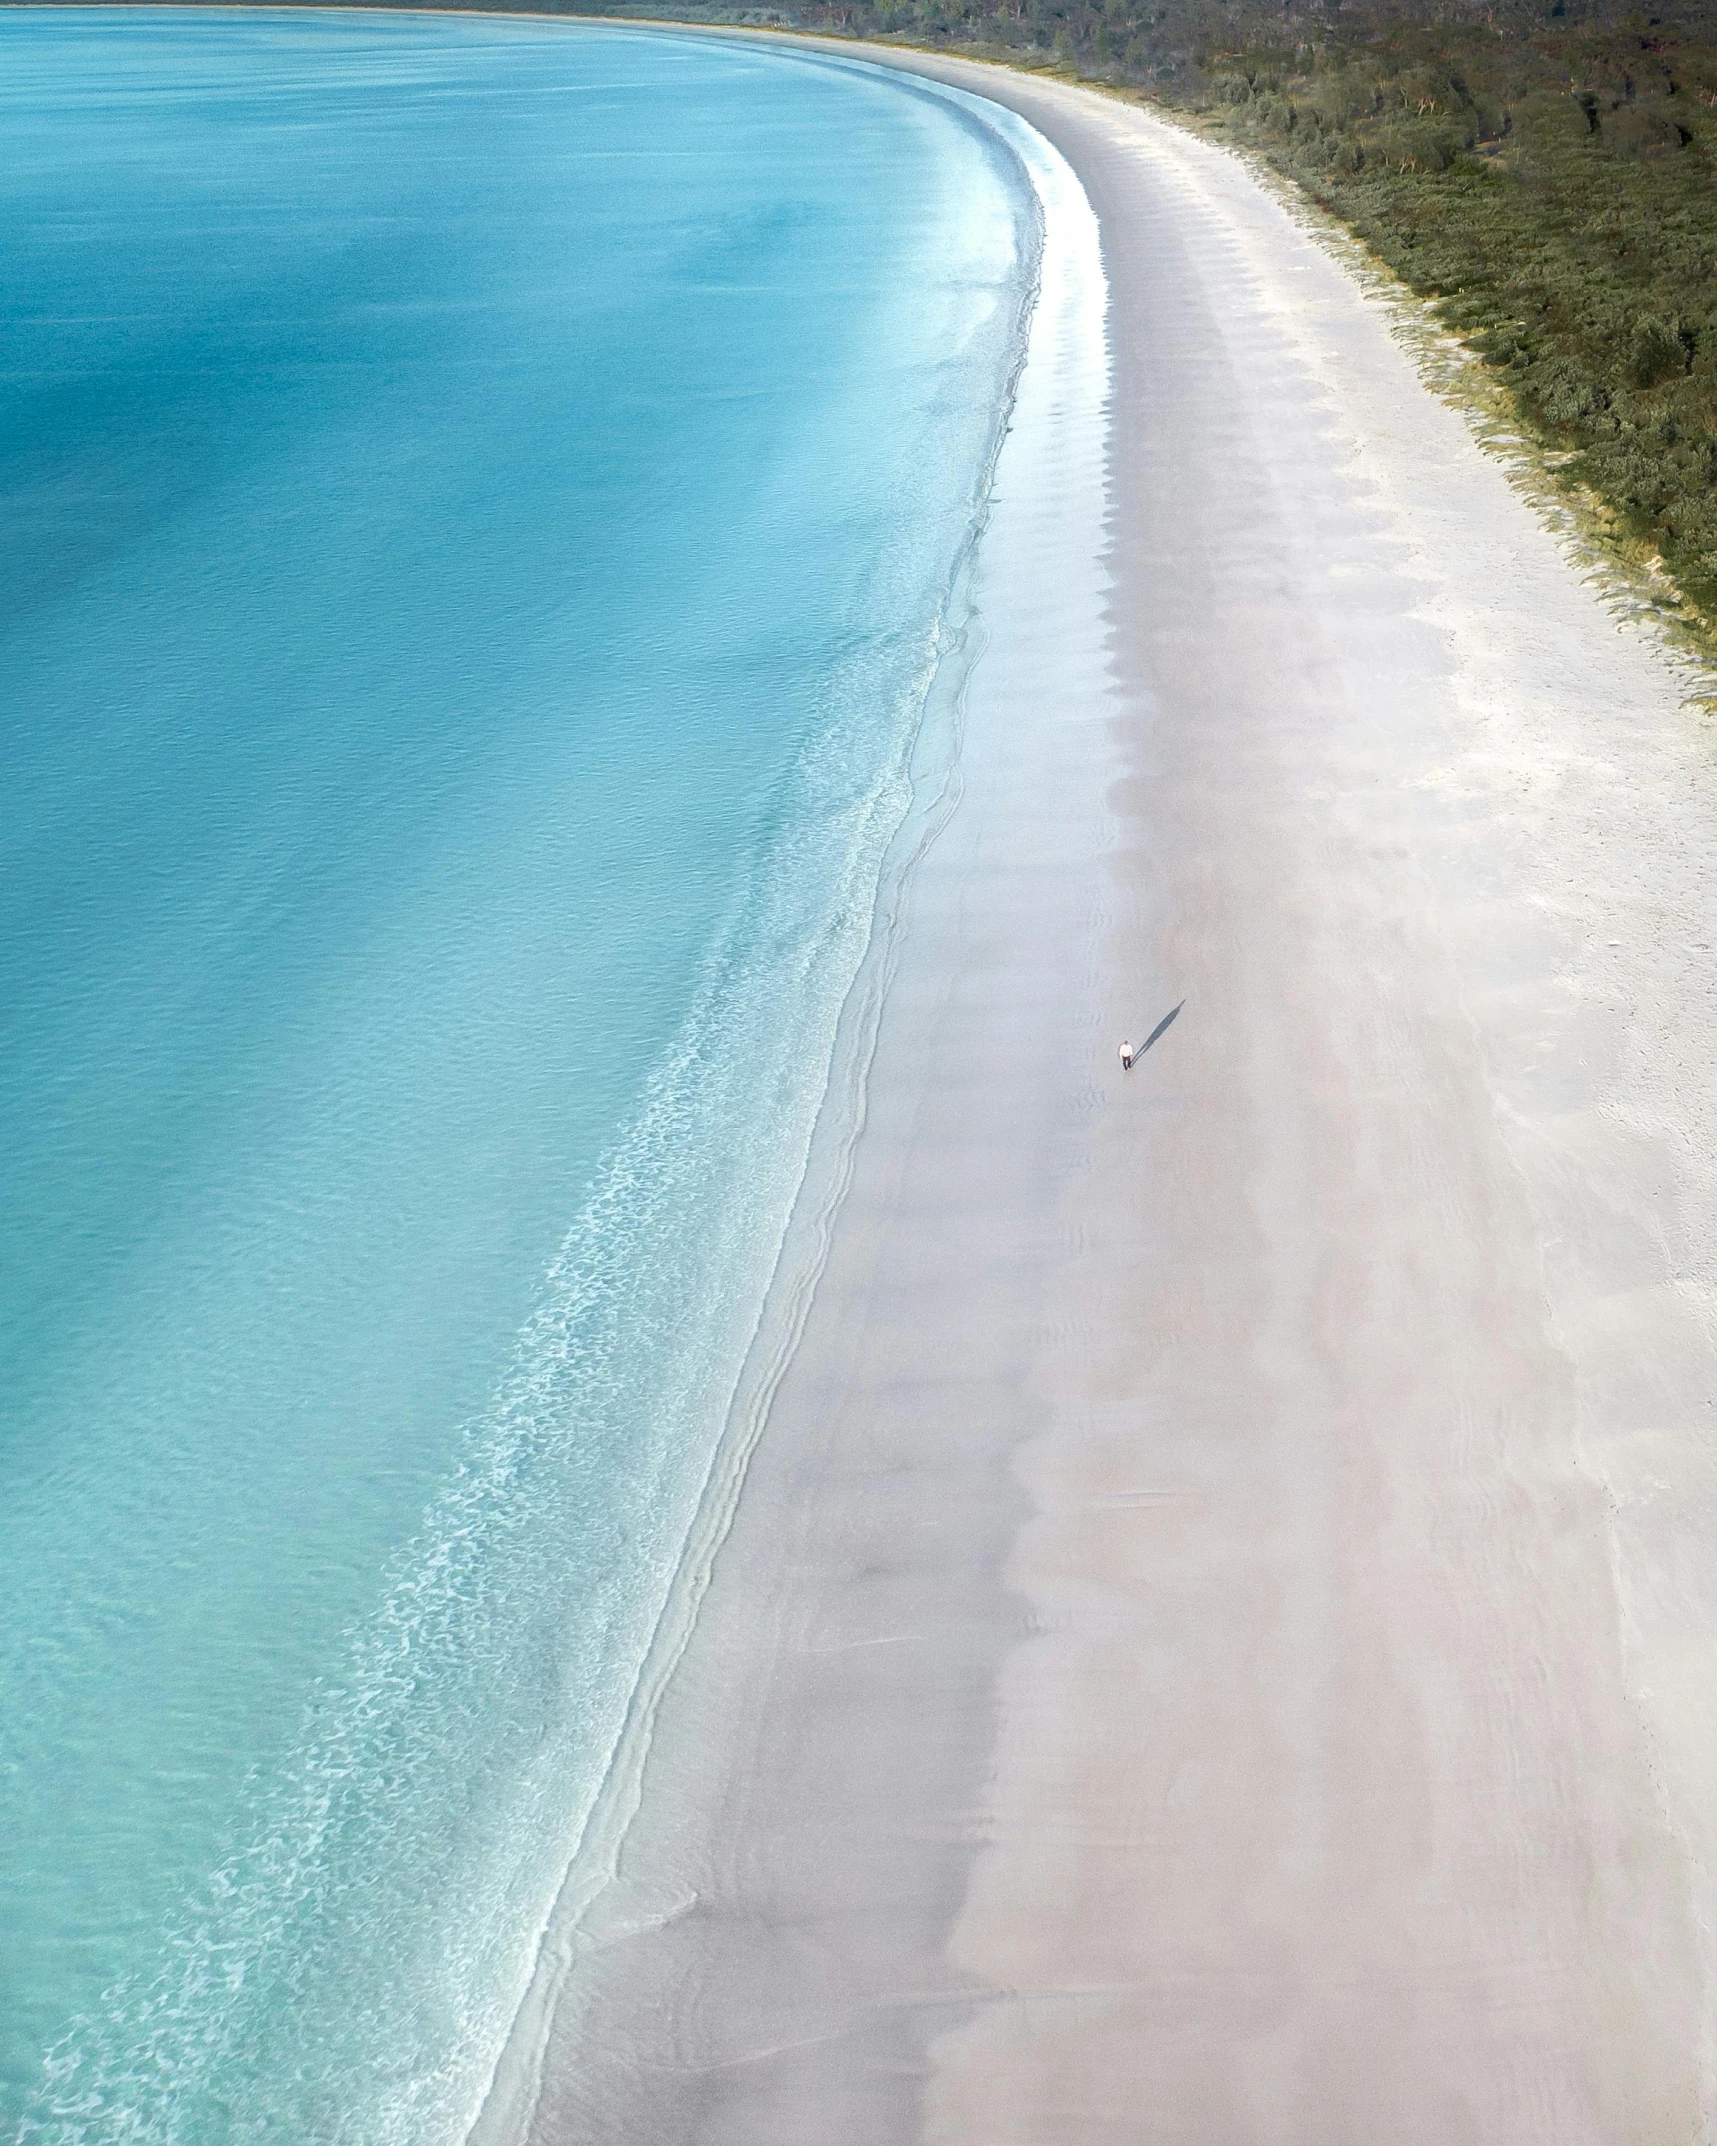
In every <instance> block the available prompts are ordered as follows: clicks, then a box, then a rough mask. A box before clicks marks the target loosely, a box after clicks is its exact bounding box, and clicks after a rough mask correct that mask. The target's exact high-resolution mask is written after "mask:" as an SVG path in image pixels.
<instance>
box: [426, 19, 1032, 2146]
mask: <svg viewBox="0 0 1717 2146" xmlns="http://www.w3.org/2000/svg"><path fill="white" fill-rule="evenodd" d="M661 34H662V35H664V36H674V35H676V34H680V31H679V26H677V25H663V26H662V30H661ZM700 35H701V36H702V37H713V38H715V39H717V40H718V41H730V42H739V41H740V40H739V39H728V40H723V39H722V38H721V33H720V32H719V31H707V32H702V33H700ZM774 49H779V47H774ZM794 56H795V57H797V58H800V59H801V60H802V61H803V63H804V64H806V65H811V66H823V67H833V68H841V69H851V70H855V71H863V72H864V73H867V74H873V75H875V74H886V75H892V76H894V78H895V79H896V80H897V81H899V82H900V84H901V87H902V88H903V89H910V90H916V91H919V92H922V93H927V94H929V95H932V96H935V97H937V98H938V99H939V100H941V101H945V102H947V103H950V104H954V105H957V106H959V107H960V108H962V109H963V110H965V111H968V112H970V113H971V114H972V115H973V116H974V117H975V118H976V119H977V120H978V121H979V123H981V124H982V125H983V126H984V127H985V128H986V129H987V130H988V131H989V132H990V133H991V134H992V135H993V136H994V137H995V138H996V139H997V140H998V141H999V142H1001V143H1002V144H1003V145H1004V146H1005V147H1006V149H1007V150H1008V151H1009V152H1010V153H1011V157H1012V160H1013V162H1014V163H1015V165H1016V167H1017V169H1018V171H1019V173H1020V176H1021V180H1022V183H1023V184H1024V186H1025V188H1026V189H1027V191H1028V193H1029V196H1030V200H1031V204H1032V216H1033V222H1034V225H1035V231H1036V241H1037V254H1036V258H1035V259H1034V260H1033V262H1032V263H1031V275H1030V281H1029V288H1028V289H1027V291H1026V293H1025V295H1024V302H1023V304H1022V307H1021V312H1020V317H1019V326H1018V331H1017V338H1016V346H1015V355H1014V362H1013V366H1012V369H1011V371H1010V374H1009V376H1008V380H1007V383H1006V388H1005V392H1004V394H1003V396H1002V397H1001V398H1000V400H999V403H998V408H997V412H996V422H995V427H994V431H993V433H992V437H991V442H990V449H989V454H988V458H987V462H986V465H985V467H984V469H983V471H982V473H981V480H980V483H979V485H978V487H977V490H976V495H975V507H974V513H973V518H972V522H971V526H970V528H969V531H968V533H967V538H966V541H965V543H964V545H963V547H962V549H961V552H960V554H959V557H958V559H957V561H956V564H955V569H954V573H953V575H952V577H951V583H950V587H949V590H948V594H947V604H946V612H945V616H946V618H947V621H948V624H947V629H946V632H945V637H944V646H943V649H942V652H941V655H940V658H939V660H938V663H937V666H936V671H935V674H934V676H933V678H932V679H931V681H930V684H929V688H928V691H927V693H926V697H925V704H924V708H923V711H922V713H921V716H920V719H919V726H918V731H917V735H916V737H915V739H914V741H913V746H912V754H911V766H910V781H911V792H912V794H911V799H910V802H909V804H908V807H907V811H906V814H905V817H904V819H903V821H902V823H901V825H900V827H899V829H898V830H897V832H896V834H895V836H894V839H893V841H892V842H891V843H890V845H889V848H888V850H887V852H886V854H885V856H884V859H883V862H882V866H881V870H880V873H879V877H878V884H877V892H876V897H875V903H874V907H873V912H872V920H871V929H870V937H869V941H868V943H867V946H866V949H865V953H864V955H863V958H862V960H861V962H860V965H859V968H858V972H857V974H856V976H855V978H854V981H853V983H852V986H851V988H850V990H849V992H848V995H847V999H846V1002H845V1004H844V1006H843V1008H842V1011H841V1014H840V1017H839V1024H838V1028H837V1033H836V1039H835V1044H834V1049H833V1052H832V1054H831V1059H830V1066H829V1074H828V1079H827V1083H826V1085H825V1088H824V1092H823V1096H822V1099H821V1101H820V1103H819V1105H818V1108H817V1113H816V1119H815V1124H814V1129H813V1133H812V1139H811V1145H810V1149H809V1152H808V1156H807V1160H806V1166H805V1170H804V1174H803V1176H802V1178H801V1181H800V1186H799V1190H798V1194H797V1196H796V1198H795V1200H794V1202H793V1206H792V1209H791V1212H790V1213H789V1215H788V1218H787V1221H786V1224H785V1227H784V1229H783V1233H782V1239H781V1245H780V1250H779V1253H778V1256H777V1261H776V1266H775V1271H774V1275H773V1278H772V1280H771V1283H770V1285H769V1289H768V1292H767V1294H766V1296H765V1299H764V1302H763V1304H762V1306H761V1307H760V1310H759V1313H758V1319H757V1325H756V1329H755V1332H754V1335H753V1338H752V1341H751V1345H750V1348H749V1350H748V1352H747V1355H746V1358H745V1363H744V1366H743V1369H742V1372H741V1376H740V1381H739V1385H738V1387H737V1389H736V1392H735V1394H734V1398H733V1401H732V1403H731V1406H730V1408H729V1411H728V1415H727V1419H726V1422H725V1424H724V1427H723V1430H722V1434H721V1437H720V1439H719V1440H718V1442H717V1445H716V1447H715V1449H714V1452H713V1454H712V1457H711V1463H710V1469H709V1474H708V1476H707V1478H706V1481H705V1485H704V1489H703V1492H702V1495H701V1497H700V1499H699V1503H698V1508H697V1511H696V1514H695V1517H694V1520H693V1523H692V1527H691V1529H690V1531H689V1533H688V1536H687V1539H686V1545H685V1550H684V1553H683V1555H682V1558H681V1562H680V1565H679V1568H678V1570H677V1572H676V1574H675V1577H674V1580H673V1582H672V1584H671V1586H670V1590H669V1593H668V1596H667V1598H666V1600H665V1602H664V1604H663V1608H662V1612H661V1615H660V1617H659V1619H658V1621H657V1625H656V1628H655V1633H654V1637H653V1639H652V1642H651V1645H650V1648H649V1651H648V1653H647V1654H646V1656H645V1658H644V1660H643V1662H642V1664H641V1665H640V1668H639V1672H638V1677H637V1680H636V1683H635V1685H634V1687H633V1693H632V1699H631V1703H630V1705H629V1707H628V1710H627V1715H626V1719H625V1723H624V1726H623V1728H622V1731H621V1734H620V1737H619V1740H618V1742H617V1744H616V1746H615V1748H614V1752H613V1756H612V1758H611V1760H610V1763H609V1766H608V1770H607V1773H606V1775H605V1778H604V1781H603V1784H602V1787H601V1789H600V1791H599V1792H598V1795H597V1797H596V1799H595V1801H594V1803H593V1805H592V1807H591V1810H590V1813H589V1815H588V1817H587V1819H586V1821H585V1824H584V1826H583V1827H582V1829H581V1831H580V1834H579V1837H578V1839H577V1841H576V1843H575V1844H574V1845H573V1847H572V1850H571V1854H570V1856H569V1860H568V1864H567V1869H566V1874H565V1877H564V1878H563V1880H562V1883H561V1886H560V1889H559V1891H558V1893H557V1895H556V1898H555V1900H554V1902H553V1905H552V1907H551V1909H550V1911H549V1914H548V1916H547V1917H546V1919H545V1921H544V1924H543V1927H542V1931H541V1933H540V1936H539V1938H538V1941H537V1945H536V1948H535V1963H534V1967H533V1970H532V1973H531V1977H530V1980H529V1983H528V1985H527V1986H526V1988H525V1991H524V1994H523V1996H522V1999H521V2001H520V2004H519V2007H518V2011H517V2014H516V2016H515V2020H514V2025H513V2029H512V2032H511V2034H510V2035H509V2037H508V2040H507V2042H506V2044H505V2046H504V2047H503V2049H502V2050H501V2052H500V2054H499V2056H498V2058H497V2061H496V2064H495V2068H494V2072H493V2076H492V2078H491V2082H490V2085H489V2088H488V2091H487V2093H486V2095H485V2097H484V2100H483V2103H482V2106H481V2108H480V2109H479V2110H478V2111H477V2112H476V2115H475V2118H474V2121H473V2124H472V2127H471V2130H470V2133H469V2135H468V2139H469V2146H522V2142H523V2141H524V2140H525V2138H526V2137H527V2136H528V2134H529V2131H530V2127H531V2122H532V2117H533V2114H534V2111H535V2108H536V2105H537V2101H538V2098H539V2095H540V2091H541V2084H542V2072H543V2064H544V2060H545V2057H546V2055H547V2051H548V2048H549V2044H550V2040H551V2037H552V2036H553V2034H554V2031H555V2027H556V2024H557V2019H558V2017H559V2015H560V2014H561V2012H562V2011H563V2009H564V2007H565V2005H566V2004H567V2003H568V2002H569V2001H572V1999H573V1990H572V1978H573V1975H574V1971H575V1969H576V1967H577V1966H578V1964H579V1962H580V1959H581V1956H582V1954H583V1943H584V1926H585V1923H586V1919H587V1917H588V1916H589V1913H590V1910H591V1908H592V1907H593V1905H594V1904H595V1902H596V1901H597V1900H598V1899H599V1897H600V1896H601V1894H602V1893H603V1891H604V1889H605V1888H606V1887H607V1886H608V1885H609V1883H610V1882H611V1881H612V1879H613V1877H614V1875H615V1872H616V1870H617V1867H618V1864H619V1859H620V1856H621V1854H622V1852H623V1850H624V1847H625V1843H626V1838H627V1834H628V1831H629V1829H630V1826H631V1823H632V1820H633V1818H634V1817H635V1815H636V1813H637V1811H638V1808H639V1804H640V1801H641V1799H642V1797H643V1795H644V1792H645V1777H646V1773H647V1770H648V1765H649V1759H650V1749H651V1742H652V1737H653V1733H654V1729H655V1724H656V1720H657V1716H658V1713H659V1710H660V1707H661V1704H662V1701H663V1698H664V1696H665V1695H666V1693H667V1691H668V1689H669V1687H670V1685H671V1683H672V1681H673V1678H674V1676H675V1673H676V1671H677V1669H678V1668H679V1665H680V1663H681V1661H682V1659H683V1657H684V1655H685V1652H686V1649H687V1647H688V1645H689V1644H690V1641H691V1638H692V1635H693V1632H694V1631H695V1629H696V1625H697V1620H698V1613H699V1610H700V1608H701V1605H702V1603H703V1600H704V1598H705V1596H706V1595H707V1593H708V1590H709V1587H710V1584H711V1581H712V1579H713V1575H714V1568H715V1564H716V1561H717V1558H718V1557H719V1555H720V1552H721V1549H722V1546H723V1544H724V1542H725V1541H726V1538H727V1535H728V1532H729V1530H730V1528H731V1525H732V1522H733V1518H734V1514H735V1512H736V1511H737V1508H738V1503H739V1499H740V1496H741V1494H742V1492H743V1489H744V1484H745V1477H746V1472H747V1469H748V1467H749V1464H750V1461H751V1458H752V1455H753V1454H754V1452H755V1451H756V1448H757V1445H758V1442H759V1440H760V1439H761V1437H762V1435H763V1433H764V1430H765V1429H766V1427H767V1424H768V1420H769V1414H770V1409H771V1405H772V1403H773V1401H774V1398H775V1394H776V1392H777V1390H778V1388H779V1386H780V1383H781V1380H782V1378H783V1376H784V1375H785V1373H786V1370H787V1368H788V1365H789V1364H790V1363H791V1361H792V1358H793V1355H794V1351H795V1349H796V1347H797V1344H798V1342H799V1339H800V1336H801V1334H802V1333H803V1330H804V1326H805V1321H806V1319H807V1317H808V1315H809V1313H810V1309H811V1305H812V1302H813V1299H814V1297H815V1294H816V1289H817V1284H818V1281H819V1279H820V1278H821V1275H822V1273H823V1269H824V1267H825V1265H826V1263H827V1259H828V1254H829V1248H830V1244H831V1242H832V1238H833V1232H834V1228H835V1224H836V1221H837V1218H838V1215H839V1211H840V1207H841V1204H842V1200H843V1197H844V1195H845V1192H846V1189H847V1186H848V1183H849V1181H850V1178H851V1174H852V1164H853V1156H854V1152H855V1150H856V1148H857V1145H858V1142H859V1139H860V1137H861V1135H862V1133H863V1131H864V1125H865V1101H866V1086H867V1080H868V1076H869V1072H870V1067H871V1063H872V1059H873V1056H874V1052H875V1046H876V1038H877V1032H878V1028H879V1024H880V1022H881V1018H882V1014H883V1010H884V1007H885V1005H886V1002H887V997H888V989H889V984H890V981H891V979H892V977H893V974H894V971H895V967H896V964H897V961H898V958H899V953H900V947H901V942H902V937H903V933H904V930H905V925H906V898H907V894H908V891H909V888H910V884H911V880H912V877H913V873H914V870H915V867H916V866H917V865H918V864H919V862H920V861H921V859H922V858H923V856H924V855H925V853H926V851H927V850H928V849H929V848H930V847H931V845H932V844H933V843H934V842H935V840H936V838H937V836H938V835H939V834H940V833H941V831H942V829H943V828H944V827H945V826H946V824H947V822H948V820H949V818H950V817H951V815H952V814H953V812H954V810H955V809H956V807H957V805H958V803H959V798H960V788H961V778H960V749H961V742H962V733H963V728H964V724H963V714H964V707H965V700H966V694H967V689H968V685H969V682H970V679H971V675H972V671H973V669H974V667H975V665H976V664H977V663H978V662H979V660H980V659H981V657H982V655H983V651H984V646H985V634H984V625H983V618H982V615H981V612H980V611H979V609H978V606H977V603H976V600H975V592H974V581H975V577H976V572H977V567H978V562H979V554H980V549H981V546H982V543H983V539H984V535H985V532H986V530H987V528H988V526H989V523H990V519H991V515H992V510H993V506H994V487H995V476H996V467H997V463H998V461H999V459H1000V455H1001V451H1002V447H1003V444H1004V442H1005V440H1006V438H1007V434H1008V431H1009V429H1010V427H1011V423H1012V419H1013V413H1014V409H1015V405H1016V402H1017V398H1018V392H1019V386H1020V381H1021V379H1022V377H1023V375H1024V372H1025V369H1026V367H1027V366H1028V365H1029V363H1030V362H1031V350H1032V331H1033V328H1034V325H1035V321H1036V314H1037V299H1038V294H1039V290H1040V288H1041V281H1042V260H1043V254H1044V251H1045V249H1046V248H1048V247H1049V246H1051V245H1053V244H1054V239H1055V234H1054V232H1053V230H1052V229H1051V228H1050V227H1049V221H1048V216H1047V204H1046V200H1045V196H1044V193H1043V190H1042V189H1041V187H1040V186H1039V184H1038V182H1037V178H1036V175H1035V173H1034V170H1033V155H1034V149H1035V147H1036V145H1038V144H1039V143H1040V141H1041V137H1039V136H1038V134H1037V132H1036V130H1035V129H1034V128H1033V127H1031V126H1030V124H1029V122H1027V121H1025V120H1023V119H1021V118H1020V117H1019V116H1018V115H1016V114H1014V113H1012V112H1010V111H1008V110H1007V109H1006V108H1005V107H1004V106H1001V105H997V104H993V103H991V102H989V101H988V100H987V99H984V98H981V97H978V96H975V95H972V94H970V93H968V92H966V91H963V90H960V89H957V88H954V87H953V86H951V85H948V84H943V83H939V82H933V81H931V80H929V79H928V78H926V77H923V76H917V75H907V74H905V73H904V71H903V70H896V69H890V68H887V67H879V66H877V65H875V64H874V63H872V62H869V61H863V60H856V59H851V58H848V57H846V56H845V55H838V54H824V53H820V52H812V51H803V52H801V53H797V54H795V55H794ZM1042 146H1043V147H1044V148H1045V149H1047V144H1043V145H1042Z"/></svg>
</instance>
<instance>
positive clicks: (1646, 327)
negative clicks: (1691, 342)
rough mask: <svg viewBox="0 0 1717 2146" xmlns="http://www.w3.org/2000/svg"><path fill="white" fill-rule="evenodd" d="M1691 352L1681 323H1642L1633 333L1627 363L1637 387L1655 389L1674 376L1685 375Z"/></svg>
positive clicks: (1647, 321)
mask: <svg viewBox="0 0 1717 2146" xmlns="http://www.w3.org/2000/svg"><path fill="white" fill-rule="evenodd" d="M1690 355H1691V351H1690V349H1689V347H1688V345H1687V344H1686V343H1684V342H1683V341H1682V335H1681V327H1680V324H1679V322H1676V321H1670V320H1651V319H1647V320H1642V321H1640V322H1639V323H1638V324H1637V326H1636V327H1635V329H1634V332H1633V340H1632V342H1631V344H1630V346H1629V351H1628V362H1629V367H1630V370H1631V372H1632V374H1633V383H1634V386H1635V387H1642V388H1651V387H1656V386H1657V384H1658V382H1659V381H1660V380H1667V379H1669V378H1670V377H1671V376H1672V375H1673V374H1675V373H1684V372H1686V370H1687V362H1688V359H1689V357H1690Z"/></svg>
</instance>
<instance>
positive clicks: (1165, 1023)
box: [1133, 999, 1186, 1065]
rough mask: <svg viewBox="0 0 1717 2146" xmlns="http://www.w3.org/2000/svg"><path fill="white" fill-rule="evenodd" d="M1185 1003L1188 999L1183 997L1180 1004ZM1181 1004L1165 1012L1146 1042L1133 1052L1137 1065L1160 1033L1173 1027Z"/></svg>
mask: <svg viewBox="0 0 1717 2146" xmlns="http://www.w3.org/2000/svg"><path fill="white" fill-rule="evenodd" d="M1185 1004H1186V1000H1185V999H1182V1000H1181V1002H1180V1006H1184V1005H1185ZM1180 1006H1175V1007H1172V1008H1171V1009H1170V1010H1169V1011H1168V1012H1167V1013H1165V1014H1164V1015H1163V1017H1162V1019H1161V1020H1160V1021H1159V1022H1158V1023H1157V1025H1156V1027H1155V1028H1153V1029H1152V1030H1151V1032H1150V1034H1149V1035H1148V1036H1147V1037H1146V1038H1145V1040H1144V1042H1143V1043H1141V1044H1140V1045H1139V1047H1138V1049H1137V1050H1136V1051H1135V1052H1134V1053H1133V1062H1134V1064H1135V1065H1136V1064H1137V1063H1138V1061H1139V1060H1140V1059H1141V1058H1143V1056H1144V1055H1145V1053H1146V1052H1147V1051H1148V1050H1149V1049H1150V1047H1151V1045H1152V1044H1153V1043H1155V1041H1156V1040H1157V1038H1158V1037H1159V1036H1160V1035H1163V1034H1164V1033H1165V1032H1166V1031H1167V1030H1169V1029H1171V1028H1173V1026H1174V1024H1175V1020H1176V1017H1177V1016H1178V1015H1179V1013H1180Z"/></svg>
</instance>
